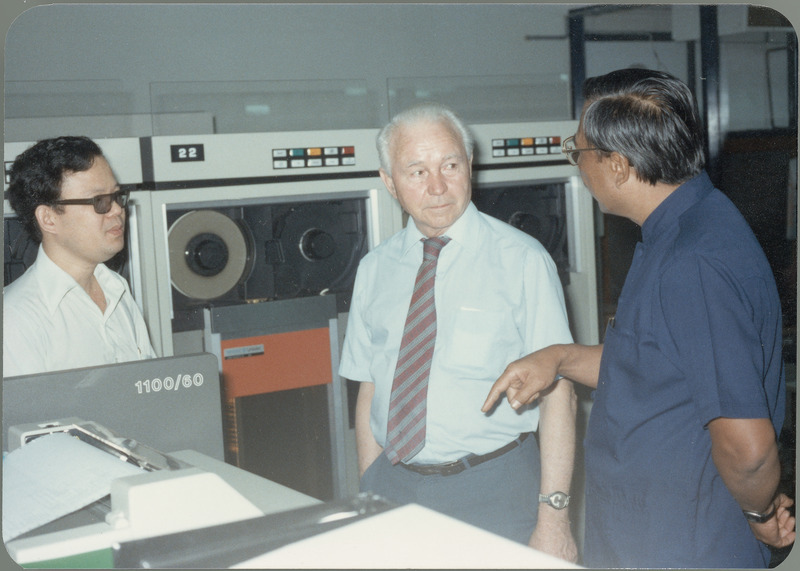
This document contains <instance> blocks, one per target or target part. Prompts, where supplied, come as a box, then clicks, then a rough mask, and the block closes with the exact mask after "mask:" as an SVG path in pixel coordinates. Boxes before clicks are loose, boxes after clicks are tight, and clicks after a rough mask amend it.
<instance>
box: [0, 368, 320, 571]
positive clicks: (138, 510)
mask: <svg viewBox="0 0 800 571" xmlns="http://www.w3.org/2000/svg"><path fill="white" fill-rule="evenodd" d="M156 379H157V380H158V383H155V382H154V381H155V380H156ZM167 379H170V380H171V390H169V391H167V390H166V389H165V388H164V387H165V386H166V385H169V384H170V383H168V382H165V381H167ZM176 379H177V380H176ZM184 381H185V382H184ZM178 382H180V383H182V385H181V386H180V388H179V389H178V390H175V389H174V386H175V385H176V384H177V383H178ZM158 384H160V385H161V387H162V390H161V391H160V392H158V393H156V392H154V391H153V388H154V386H158ZM143 387H149V391H150V392H149V393H148V392H147V391H146V390H144V388H143ZM162 450H166V452H164V451H162ZM3 454H4V461H3V484H4V485H3V539H4V542H5V544H6V549H7V551H8V553H9V554H10V556H11V557H12V559H14V561H16V562H17V563H18V564H20V565H24V566H53V565H55V566H59V567H101V568H108V567H113V566H114V564H113V556H114V548H115V547H117V548H118V547H119V545H120V544H122V543H126V542H131V541H133V540H140V539H142V538H153V537H160V536H164V535H169V534H172V533H176V532H180V531H186V530H192V529H199V528H204V527H209V526H214V525H220V524H226V523H230V522H234V521H242V520H247V519H252V518H257V517H263V516H264V515H265V514H269V513H277V512H282V511H287V510H295V509H298V508H302V507H306V506H313V505H317V504H321V502H320V501H319V500H317V499H316V498H312V497H310V496H307V495H305V494H302V493H300V492H297V491H295V490H292V489H290V488H287V487H285V486H282V485H279V484H276V483H274V482H271V481H269V480H266V479H264V478H262V477H260V476H257V475H255V474H251V473H249V472H246V471H244V470H241V469H239V468H237V467H235V466H232V465H230V464H226V463H225V462H224V445H223V430H222V395H221V389H220V382H219V369H218V362H217V359H216V357H214V356H213V355H211V354H208V353H202V354H195V355H184V356H179V357H168V358H162V359H152V360H148V361H136V362H130V363H121V364H116V365H106V366H101V367H88V368H85V369H73V370H68V371H60V372H48V373H43V374H40V375H26V376H21V377H11V378H4V379H3ZM87 494H88V495H87ZM70 502H73V503H70ZM65 510H68V511H66V512H65Z"/></svg>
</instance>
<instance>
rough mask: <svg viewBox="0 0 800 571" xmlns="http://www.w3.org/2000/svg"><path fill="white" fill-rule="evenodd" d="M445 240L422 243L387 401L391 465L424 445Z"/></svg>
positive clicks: (404, 458) (441, 238) (444, 238)
mask: <svg viewBox="0 0 800 571" xmlns="http://www.w3.org/2000/svg"><path fill="white" fill-rule="evenodd" d="M449 241H450V238H447V237H446V236H442V237H436V238H428V239H427V240H424V241H423V257H422V264H420V267H419V271H418V272H417V280H416V282H415V283H414V293H413V294H412V296H411V304H410V305H409V308H408V317H406V325H405V328H404V329H403V340H402V342H401V344H400V354H399V356H398V358H397V368H396V370H395V373H394V381H393V383H392V395H391V399H390V401H389V423H388V427H387V433H386V455H387V456H388V458H389V460H390V461H391V462H392V464H397V463H398V462H400V461H408V460H409V459H411V458H413V457H414V456H415V455H416V454H417V453H418V452H419V451H420V450H422V447H423V446H424V445H425V412H426V399H427V395H428V374H429V373H430V368H431V359H432V358H433V346H434V343H435V341H436V307H435V306H434V300H433V285H434V279H435V277H436V264H437V262H438V260H439V252H441V251H442V248H444V246H445V245H446V244H447V243H448V242H449Z"/></svg>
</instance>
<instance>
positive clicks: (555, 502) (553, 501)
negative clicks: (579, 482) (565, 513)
mask: <svg viewBox="0 0 800 571" xmlns="http://www.w3.org/2000/svg"><path fill="white" fill-rule="evenodd" d="M567 504H569V496H568V495H567V494H565V493H563V492H555V493H553V494H551V495H550V505H551V506H553V507H554V508H556V509H559V510H561V509H564V508H565V507H567Z"/></svg>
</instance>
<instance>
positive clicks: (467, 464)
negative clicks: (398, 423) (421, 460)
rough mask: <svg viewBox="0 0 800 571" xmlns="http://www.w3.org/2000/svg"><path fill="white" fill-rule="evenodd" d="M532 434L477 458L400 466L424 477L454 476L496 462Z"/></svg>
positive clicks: (470, 456)
mask: <svg viewBox="0 0 800 571" xmlns="http://www.w3.org/2000/svg"><path fill="white" fill-rule="evenodd" d="M529 434H530V432H525V433H524V434H520V435H519V436H518V437H517V438H516V439H515V440H512V441H511V442H509V443H508V444H506V445H505V446H503V447H502V448H498V449H497V450H495V451H494V452H489V453H487V454H481V455H480V456H476V455H475V454H470V455H469V456H464V457H463V458H461V459H460V460H455V461H453V462H445V463H444V464H403V463H402V462H401V463H400V466H402V467H403V468H405V469H406V470H411V471H412V472H416V473H417V474H422V475H423V476H433V475H437V476H453V475H455V474H460V473H461V472H463V471H464V470H466V469H467V468H473V467H475V466H477V465H478V464H483V463H484V462H488V461H489V460H494V459H495V458H498V457H500V456H502V455H503V454H505V453H506V452H508V451H510V450H513V449H514V448H516V447H517V446H519V445H520V444H521V443H522V441H523V440H525V439H526V438H527V437H528V435H529Z"/></svg>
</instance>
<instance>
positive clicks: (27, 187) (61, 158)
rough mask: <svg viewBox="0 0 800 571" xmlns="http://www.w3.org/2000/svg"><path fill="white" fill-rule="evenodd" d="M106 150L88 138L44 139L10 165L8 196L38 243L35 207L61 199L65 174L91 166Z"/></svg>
mask: <svg viewBox="0 0 800 571" xmlns="http://www.w3.org/2000/svg"><path fill="white" fill-rule="evenodd" d="M102 156H103V151H102V150H101V149H100V147H99V146H98V145H97V143H95V142H94V141H92V140H91V139H89V138H88V137H57V138H54V139H44V140H42V141H39V142H38V143H36V144H35V145H33V146H32V147H30V148H28V149H26V150H25V151H24V152H23V153H22V154H20V155H19V156H18V157H17V158H16V160H15V161H14V164H13V165H12V166H11V170H10V173H9V175H10V176H9V184H8V199H9V203H10V204H11V208H13V209H14V212H15V213H16V214H17V216H18V217H19V219H20V221H21V222H22V224H23V226H24V228H25V230H26V231H27V232H28V234H30V236H31V238H33V239H34V240H36V241H37V242H41V240H42V231H41V230H40V229H39V224H38V223H37V221H36V208H37V207H38V206H39V205H41V204H47V205H53V203H54V202H55V201H56V200H58V199H60V198H61V184H62V182H63V180H64V176H65V175H67V174H70V173H75V172H82V171H86V170H89V169H90V168H92V165H93V164H94V161H95V158H96V157H102Z"/></svg>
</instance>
